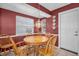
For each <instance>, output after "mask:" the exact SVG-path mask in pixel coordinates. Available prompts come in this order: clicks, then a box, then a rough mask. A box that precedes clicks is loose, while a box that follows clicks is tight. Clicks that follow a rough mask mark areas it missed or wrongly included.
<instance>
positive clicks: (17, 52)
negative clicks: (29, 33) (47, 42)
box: [9, 37, 28, 56]
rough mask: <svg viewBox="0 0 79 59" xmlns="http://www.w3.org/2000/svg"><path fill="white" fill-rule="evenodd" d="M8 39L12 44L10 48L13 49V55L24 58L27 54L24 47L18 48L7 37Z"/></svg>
mask: <svg viewBox="0 0 79 59" xmlns="http://www.w3.org/2000/svg"><path fill="white" fill-rule="evenodd" d="M9 38H10V41H11V43H12V45H13V46H12V48H13V51H14V54H15V55H16V56H25V55H27V54H28V53H27V47H24V48H21V47H20V48H18V47H17V46H16V44H15V42H14V41H13V39H12V37H9Z"/></svg>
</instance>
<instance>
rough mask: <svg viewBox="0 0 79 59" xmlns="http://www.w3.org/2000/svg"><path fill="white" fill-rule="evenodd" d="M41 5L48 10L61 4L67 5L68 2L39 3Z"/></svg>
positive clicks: (59, 6) (61, 5)
mask: <svg viewBox="0 0 79 59" xmlns="http://www.w3.org/2000/svg"><path fill="white" fill-rule="evenodd" d="M39 4H40V5H42V6H43V7H45V8H47V9H48V10H50V11H53V10H55V9H58V8H61V7H63V6H66V5H68V4H69V3H39Z"/></svg>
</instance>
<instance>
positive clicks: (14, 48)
mask: <svg viewBox="0 0 79 59" xmlns="http://www.w3.org/2000/svg"><path fill="white" fill-rule="evenodd" d="M9 38H10V41H11V43H12V48H13V51H14V53H15V55H19V50H18V47H17V45H16V43H15V42H14V40H13V39H12V37H9Z"/></svg>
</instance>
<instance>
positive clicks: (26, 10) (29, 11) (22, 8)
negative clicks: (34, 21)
mask: <svg viewBox="0 0 79 59" xmlns="http://www.w3.org/2000/svg"><path fill="white" fill-rule="evenodd" d="M39 4H40V5H42V6H43V7H45V8H47V9H48V10H50V11H52V10H55V9H57V8H60V7H63V6H65V5H68V4H69V3H39ZM0 8H4V9H8V10H11V11H14V12H18V13H22V14H25V15H30V16H33V17H37V18H44V17H51V15H49V14H47V13H45V12H43V11H41V10H39V9H37V8H34V7H32V6H30V5H28V4H25V3H0Z"/></svg>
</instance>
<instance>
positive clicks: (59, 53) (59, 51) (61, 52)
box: [7, 48, 77, 56]
mask: <svg viewBox="0 0 79 59" xmlns="http://www.w3.org/2000/svg"><path fill="white" fill-rule="evenodd" d="M7 56H14V53H13V52H12V51H11V52H9V53H8V54H7ZM31 56H33V54H32V55H31ZM55 56H77V54H74V53H72V52H69V51H66V50H64V49H59V48H57V49H56V55H55Z"/></svg>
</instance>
